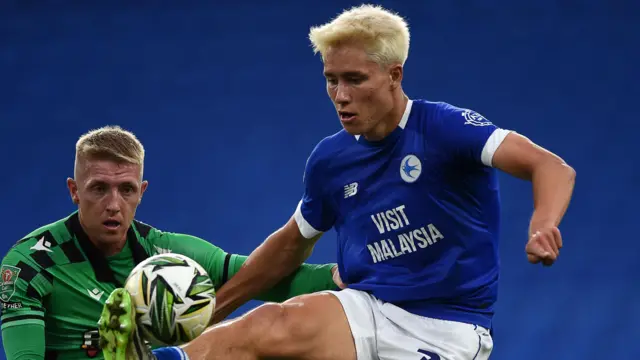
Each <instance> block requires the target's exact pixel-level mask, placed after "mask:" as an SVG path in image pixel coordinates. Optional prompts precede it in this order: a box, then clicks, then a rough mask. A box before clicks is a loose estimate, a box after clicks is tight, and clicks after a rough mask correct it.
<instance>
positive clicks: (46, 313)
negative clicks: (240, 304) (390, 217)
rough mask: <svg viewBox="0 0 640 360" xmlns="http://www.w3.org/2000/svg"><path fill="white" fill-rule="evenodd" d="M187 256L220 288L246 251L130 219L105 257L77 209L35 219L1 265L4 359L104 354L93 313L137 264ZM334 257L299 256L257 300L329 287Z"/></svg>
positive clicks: (282, 298)
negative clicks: (315, 260)
mask: <svg viewBox="0 0 640 360" xmlns="http://www.w3.org/2000/svg"><path fill="white" fill-rule="evenodd" d="M169 252H172V253H178V254H182V255H185V256H188V257H190V258H192V259H194V260H195V261H196V262H198V263H199V264H200V265H202V267H204V268H205V269H206V270H207V272H208V274H209V276H210V277H211V280H212V281H213V282H214V284H215V287H216V289H218V288H219V287H220V286H222V284H224V283H225V281H226V280H227V279H228V278H230V277H231V276H233V275H234V274H235V273H236V272H237V271H238V270H239V269H240V267H241V266H242V264H243V263H244V261H245V259H246V257H245V256H240V255H232V254H228V253H226V252H225V251H223V250H222V249H220V248H218V247H216V246H214V245H212V244H211V243H209V242H207V241H204V240H202V239H199V238H197V237H194V236H190V235H184V234H176V233H170V232H163V231H160V230H157V229H155V228H153V227H151V226H149V225H146V224H144V223H142V222H139V221H133V223H132V225H131V227H130V229H129V232H128V234H127V244H126V245H125V247H124V248H123V250H122V251H121V252H120V253H118V254H116V255H113V256H108V257H105V256H104V255H102V253H101V252H100V251H99V250H98V249H97V248H96V247H95V246H94V245H93V243H92V242H91V241H89V238H88V237H87V235H86V233H85V232H84V231H83V229H82V227H81V226H80V222H79V218H78V213H77V212H75V213H73V214H71V215H70V216H68V217H67V218H64V219H61V220H59V221H57V222H54V223H52V224H49V225H46V226H44V227H41V228H39V229H37V230H35V231H33V232H32V233H30V234H29V235H27V236H26V237H25V238H24V239H22V240H20V241H19V242H18V243H17V244H16V245H14V246H13V247H12V248H11V250H9V252H8V254H7V255H6V256H5V258H4V260H3V261H2V269H1V270H0V276H1V277H2V278H1V289H0V302H1V304H2V337H3V344H4V347H5V352H6V354H7V360H19V359H45V358H46V359H47V360H48V359H56V358H57V359H86V358H102V352H101V351H100V349H99V337H98V330H97V327H98V326H97V321H98V318H99V316H100V313H101V311H102V307H103V305H104V302H105V301H106V299H107V297H108V296H109V294H110V293H111V292H112V291H113V290H114V289H115V288H117V287H122V286H123V283H124V281H125V279H126V278H127V276H128V275H129V273H130V272H131V270H133V268H134V267H135V265H136V264H138V263H140V262H141V261H143V260H144V259H146V258H148V257H149V256H152V255H156V254H161V253H169ZM332 267H333V264H327V265H308V264H304V265H303V266H302V267H301V268H299V269H298V271H297V272H296V273H294V274H292V275H291V276H290V277H288V278H287V279H285V280H283V281H282V282H280V284H278V285H277V286H276V287H275V288H273V289H271V290H270V291H268V292H267V293H265V294H262V295H261V296H260V297H258V298H257V300H263V301H278V302H279V301H284V300H286V299H288V298H290V297H293V296H296V295H300V294H305V293H310V292H315V291H320V290H334V289H335V288H336V285H335V284H334V282H333V278H332V273H331V268H332Z"/></svg>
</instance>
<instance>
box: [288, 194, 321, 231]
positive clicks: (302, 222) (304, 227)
mask: <svg viewBox="0 0 640 360" xmlns="http://www.w3.org/2000/svg"><path fill="white" fill-rule="evenodd" d="M301 206H302V200H300V202H299V203H298V207H297V208H296V212H295V213H294V214H293V219H294V220H295V221H296V223H297V224H298V229H299V230H300V233H301V234H302V236H304V238H305V239H311V238H313V237H315V236H316V235H319V234H320V233H322V231H318V230H316V229H315V228H314V227H313V226H311V224H309V222H308V221H307V220H306V219H305V218H304V216H302V210H300V207H301Z"/></svg>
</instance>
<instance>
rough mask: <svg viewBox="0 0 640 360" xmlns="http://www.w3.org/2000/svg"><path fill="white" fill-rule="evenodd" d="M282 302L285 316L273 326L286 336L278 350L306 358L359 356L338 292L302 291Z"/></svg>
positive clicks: (325, 359)
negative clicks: (302, 292)
mask: <svg viewBox="0 0 640 360" xmlns="http://www.w3.org/2000/svg"><path fill="white" fill-rule="evenodd" d="M282 306H283V313H282V316H280V317H279V319H278V320H277V323H274V327H273V329H274V331H282V333H281V335H282V336H283V341H282V342H280V345H279V347H280V350H279V351H276V352H277V353H280V354H286V355H287V356H290V357H292V358H295V359H305V360H356V359H357V357H356V348H355V343H354V339H353V337H352V335H351V329H350V326H349V321H348V319H347V316H346V314H345V311H344V309H343V307H342V305H341V303H340V301H339V300H338V298H337V297H336V296H334V295H332V294H331V293H329V292H322V293H315V294H309V295H302V296H298V297H295V298H293V299H290V300H287V301H286V302H284V303H283V304H282ZM277 329H280V330H277ZM273 335H276V334H273ZM287 348H289V350H288V349H287ZM274 355H276V356H277V354H274Z"/></svg>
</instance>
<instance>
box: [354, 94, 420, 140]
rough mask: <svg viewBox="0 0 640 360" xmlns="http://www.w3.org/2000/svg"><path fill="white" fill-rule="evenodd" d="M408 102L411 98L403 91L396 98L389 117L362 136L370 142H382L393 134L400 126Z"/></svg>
mask: <svg viewBox="0 0 640 360" xmlns="http://www.w3.org/2000/svg"><path fill="white" fill-rule="evenodd" d="M408 101H409V98H408V97H407V95H405V94H404V92H403V91H400V92H399V93H398V95H397V96H396V99H394V103H395V105H394V106H393V108H392V109H391V111H389V113H388V114H387V116H386V117H385V118H383V119H382V120H381V121H380V122H379V123H378V125H376V126H375V127H374V128H373V129H372V130H371V131H370V132H368V133H366V134H362V136H364V138H365V139H367V140H368V141H380V140H382V139H384V138H385V137H387V136H388V135H389V134H391V133H392V132H393V131H394V130H395V129H396V128H397V127H398V125H399V124H400V121H401V120H402V115H404V111H405V109H406V108H407V102H408Z"/></svg>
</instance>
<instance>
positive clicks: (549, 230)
mask: <svg viewBox="0 0 640 360" xmlns="http://www.w3.org/2000/svg"><path fill="white" fill-rule="evenodd" d="M561 248H562V235H561V234H560V230H558V227H557V226H548V227H542V228H539V229H538V230H537V231H536V232H535V233H533V235H531V238H530V239H529V242H528V243H527V246H526V247H525V251H526V252H527V260H529V262H530V263H532V264H537V263H540V262H542V264H543V265H545V266H551V265H553V263H554V262H555V261H556V259H557V258H558V256H559V255H560V249H561Z"/></svg>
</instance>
